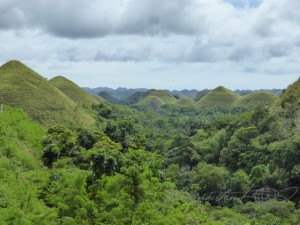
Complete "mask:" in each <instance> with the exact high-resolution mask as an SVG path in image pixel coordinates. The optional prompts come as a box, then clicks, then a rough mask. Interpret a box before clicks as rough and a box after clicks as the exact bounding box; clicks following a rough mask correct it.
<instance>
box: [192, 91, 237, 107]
mask: <svg viewBox="0 0 300 225" xmlns="http://www.w3.org/2000/svg"><path fill="white" fill-rule="evenodd" d="M239 98H240V96H239V95H237V94H235V93H233V92H232V91H230V90H228V89H226V88H225V87H222V86H220V87H217V88H215V89H214V90H212V91H211V92H209V93H208V94H206V95H205V96H204V97H202V98H201V99H200V100H199V101H198V102H197V103H196V106H197V107H199V108H201V107H219V106H232V105H233V104H234V103H235V102H236V101H237V100H238V99H239Z"/></svg>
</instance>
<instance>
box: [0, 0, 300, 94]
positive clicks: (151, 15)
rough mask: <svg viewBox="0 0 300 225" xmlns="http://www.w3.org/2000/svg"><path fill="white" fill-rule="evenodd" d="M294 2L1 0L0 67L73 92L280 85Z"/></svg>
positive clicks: (297, 39) (288, 57)
mask: <svg viewBox="0 0 300 225" xmlns="http://www.w3.org/2000/svg"><path fill="white" fill-rule="evenodd" d="M299 12H300V1H299V0H38V1H37V0H26V1H24V0H1V1H0V64H3V63H5V62H6V61H8V60H11V59H17V60H20V61H22V62H24V63H25V64H27V65H28V66H30V67H31V68H33V69H34V70H36V71H37V72H38V73H40V74H42V75H43V76H45V77H48V78H51V77H54V76H56V75H63V76H65V77H67V78H69V79H71V80H73V81H74V82H75V83H77V84H79V85H80V86H88V87H98V86H108V87H113V88H116V87H119V86H120V87H148V88H168V89H185V88H186V89H192V88H195V89H198V90H201V89H204V88H214V87H216V86H219V85H223V86H226V87H228V88H230V89H238V88H239V89H260V88H285V87H286V86H287V85H288V84H290V83H291V82H293V81H295V80H296V79H298V77H299V76H300V13H299Z"/></svg>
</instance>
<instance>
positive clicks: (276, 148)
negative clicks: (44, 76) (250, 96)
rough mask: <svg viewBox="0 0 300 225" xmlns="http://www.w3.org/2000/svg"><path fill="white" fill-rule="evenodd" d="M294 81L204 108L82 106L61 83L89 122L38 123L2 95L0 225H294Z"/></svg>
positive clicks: (297, 195)
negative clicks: (239, 101)
mask: <svg viewBox="0 0 300 225" xmlns="http://www.w3.org/2000/svg"><path fill="white" fill-rule="evenodd" d="M0 72H1V69H0ZM2 73H4V72H3V71H2ZM0 75H1V73H0ZM11 75H13V73H11ZM0 78H1V77H0ZM64 82H65V81H64ZM2 85H3V84H2ZM49 85H52V84H49ZM299 86H300V83H299V80H298V81H296V82H295V83H294V84H292V85H291V86H289V87H287V89H286V90H284V91H283V93H282V94H281V95H280V96H279V97H278V98H276V99H274V101H273V102H272V103H270V104H269V105H259V106H256V107H255V106H253V105H252V104H251V106H249V105H244V106H242V105H235V106H222V107H218V106H214V107H204V108H201V107H200V108H199V107H195V106H193V105H190V104H186V105H185V104H182V105H180V104H163V105H160V106H158V107H149V106H147V105H144V104H133V105H130V106H126V105H114V104H111V103H108V102H105V101H102V100H101V101H95V99H97V98H94V99H93V100H90V102H88V103H87V104H84V102H82V101H81V100H82V99H78V96H79V95H80V94H78V95H76V93H77V92H76V88H74V86H72V89H68V90H72V92H66V91H65V88H68V87H69V86H65V84H64V85H59V87H60V91H61V94H63V93H71V94H72V96H76V98H74V99H76V101H78V102H80V105H79V104H78V105H77V110H78V111H80V113H86V114H87V115H88V116H87V117H86V118H93V119H92V120H89V121H88V124H91V121H94V124H92V125H86V124H84V123H82V121H80V123H76V121H73V122H71V123H70V122H69V121H68V120H66V121H67V122H65V123H64V122H63V121H60V122H58V123H54V122H53V123H52V124H51V123H46V124H45V123H40V122H39V119H37V117H38V116H39V114H37V113H35V112H34V113H33V115H34V116H30V112H29V113H28V114H29V115H28V114H27V113H26V110H27V109H26V104H22V105H20V106H19V107H17V106H16V105H15V104H12V106H11V105H10V104H6V102H5V98H4V97H5V96H6V95H5V94H8V93H4V94H3V93H2V95H1V96H4V97H2V99H1V101H3V102H0V103H3V104H4V107H3V108H4V110H3V112H0V224H118V225H122V224H124V225H129V224H153V225H154V224H155V225H156V224H161V225H165V224H170V225H173V224H186V225H190V224H195V225H196V224H208V225H209V224H211V225H223V224H228V225H235V224H236V225H246V224H247V225H249V224H251V225H252V224H253V225H272V224H274V225H277V224H278V225H279V224H280V225H281V224H285V225H298V224H300V210H299V207H300V205H299V200H300V192H299V191H298V188H299V186H300V161H299V160H300V151H299V149H300V134H299V101H300V94H299V93H300V91H299V90H300V87H299ZM3 87H5V86H4V85H3ZM51 88H52V86H51ZM53 88H55V87H53ZM53 88H52V89H53ZM5 90H8V89H5ZM0 92H3V89H2V90H1V89H0ZM55 92H57V93H58V90H56V89H55ZM14 93H15V94H16V92H15V91H14ZM78 93H79V92H78ZM160 94H161V93H160ZM84 96H85V97H84V98H85V99H87V98H88V97H87V96H86V95H84ZM16 98H17V97H16ZM66 98H67V97H66ZM24 99H26V96H24ZM71 99H73V98H71V97H70V99H68V102H70V101H72V100H71ZM24 101H25V100H24ZM30 101H31V100H30ZM218 101H220V98H219V97H218ZM31 103H32V101H31ZM72 104H73V103H72ZM72 104H70V105H72ZM74 104H76V102H74ZM31 109H32V107H31ZM49 110H50V109H49ZM53 113H54V112H53ZM60 113H63V112H60ZM63 115H64V116H65V115H66V114H63ZM46 116H47V115H45V117H46ZM72 116H73V114H72ZM46 118H48V117H46ZM52 118H56V117H55V115H52ZM56 120H58V118H56Z"/></svg>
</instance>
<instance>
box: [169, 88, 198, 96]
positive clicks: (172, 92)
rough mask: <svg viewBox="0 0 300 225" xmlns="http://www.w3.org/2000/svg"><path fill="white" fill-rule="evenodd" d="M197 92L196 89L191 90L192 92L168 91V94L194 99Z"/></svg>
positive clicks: (185, 90)
mask: <svg viewBox="0 0 300 225" xmlns="http://www.w3.org/2000/svg"><path fill="white" fill-rule="evenodd" d="M198 92H199V91H198V90H196V89H193V90H187V89H184V90H181V91H177V90H173V91H170V93H171V94H172V95H176V96H178V97H189V98H195V97H196V95H197V94H198Z"/></svg>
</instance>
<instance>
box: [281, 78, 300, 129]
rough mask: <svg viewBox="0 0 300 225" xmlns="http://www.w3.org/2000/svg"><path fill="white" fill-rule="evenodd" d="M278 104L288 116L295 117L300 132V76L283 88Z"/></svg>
mask: <svg viewBox="0 0 300 225" xmlns="http://www.w3.org/2000/svg"><path fill="white" fill-rule="evenodd" d="M278 104H279V105H280V106H281V107H282V108H283V109H284V110H285V113H286V115H287V116H288V117H293V118H294V119H295V122H296V126H297V130H298V131H299V132H300V78H299V79H298V80H297V81H295V82H294V83H293V84H291V85H289V86H288V87H287V88H286V89H285V90H283V92H282V94H281V95H280V98H279V101H278Z"/></svg>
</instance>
